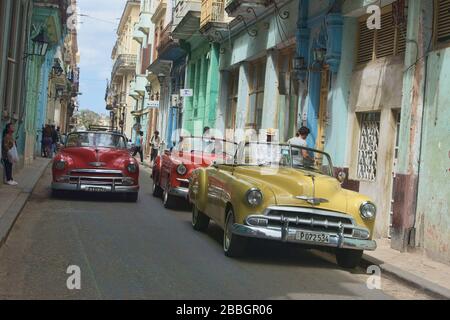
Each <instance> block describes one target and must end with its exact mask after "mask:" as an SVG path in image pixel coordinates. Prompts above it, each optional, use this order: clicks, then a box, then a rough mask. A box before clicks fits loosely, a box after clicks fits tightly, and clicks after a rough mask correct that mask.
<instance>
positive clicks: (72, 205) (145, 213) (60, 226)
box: [0, 169, 429, 300]
mask: <svg viewBox="0 0 450 320" xmlns="http://www.w3.org/2000/svg"><path fill="white" fill-rule="evenodd" d="M149 176H150V174H149V171H148V170H142V171H141V193H140V200H139V202H138V203H136V204H135V203H127V202H122V201H121V200H120V199H112V198H111V197H106V196H105V197H102V198H100V199H99V196H98V195H95V196H91V197H90V198H86V197H81V196H77V197H70V198H63V199H52V198H51V196H50V187H49V186H50V180H51V174H50V169H47V171H46V173H45V174H44V176H43V177H42V178H41V180H40V181H39V183H38V184H37V186H36V188H35V191H34V193H33V195H32V196H31V198H30V201H29V202H28V203H27V205H26V206H25V208H24V210H23V212H22V214H21V215H20V217H19V219H18V221H17V222H16V224H15V226H14V228H13V230H12V232H11V234H10V236H9V238H8V240H7V241H6V243H5V244H4V245H3V246H2V247H1V249H0V299H19V298H20V299H21V298H24V299H55V298H56V299H79V298H81V299H121V298H126V299H188V300H191V299H199V300H205V299H392V298H400V299H426V298H429V297H428V296H427V295H425V294H422V293H419V292H416V291H415V290H413V289H411V288H409V287H405V286H404V285H402V284H400V283H397V282H395V281H392V280H390V279H388V278H385V277H384V276H383V279H382V289H383V290H381V291H380V290H369V289H368V288H367V286H366V280H367V278H368V275H367V274H365V270H362V269H358V270H355V271H353V272H348V271H344V270H341V269H339V267H338V266H337V265H336V264H335V263H334V262H333V260H332V259H330V258H328V257H327V255H326V254H325V255H324V254H320V255H317V254H315V253H313V252H310V251H303V250H301V249H299V248H298V247H295V246H292V247H286V246H285V245H280V244H278V243H267V242H265V243H258V244H253V245H252V246H251V248H250V250H249V251H250V252H249V257H248V258H246V259H240V260H233V259H230V258H226V257H225V256H224V255H223V252H222V247H221V246H222V232H221V230H220V229H219V228H217V227H215V226H214V225H213V226H211V227H210V228H209V229H208V231H207V233H206V234H203V233H198V232H195V231H193V229H192V227H191V224H190V212H189V211H188V210H181V211H171V210H166V209H164V207H163V206H162V204H161V201H160V200H159V199H155V198H153V197H152V195H151V193H150V188H151V187H150V186H151V180H150V178H149ZM70 265H77V266H79V267H80V269H81V290H73V291H71V290H68V289H67V287H66V280H67V277H68V276H69V275H68V274H67V273H66V270H67V268H68V266H70Z"/></svg>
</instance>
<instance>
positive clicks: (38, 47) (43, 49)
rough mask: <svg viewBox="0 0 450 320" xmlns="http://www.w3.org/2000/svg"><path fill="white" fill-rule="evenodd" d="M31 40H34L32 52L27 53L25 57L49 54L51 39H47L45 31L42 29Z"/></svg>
mask: <svg viewBox="0 0 450 320" xmlns="http://www.w3.org/2000/svg"><path fill="white" fill-rule="evenodd" d="M31 41H32V42H33V44H32V49H31V53H27V54H26V55H25V58H27V57H29V56H40V57H44V56H45V55H46V54H47V49H48V45H49V43H50V41H49V40H48V39H47V37H46V35H45V33H44V31H43V30H41V32H40V33H39V34H38V35H37V36H36V37H34V38H33V39H32V40H31Z"/></svg>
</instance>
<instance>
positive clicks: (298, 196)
mask: <svg viewBox="0 0 450 320" xmlns="http://www.w3.org/2000/svg"><path fill="white" fill-rule="evenodd" d="M226 153H229V154H231V151H230V150H227V152H226ZM224 159H225V160H224V161H221V162H220V163H219V162H214V163H213V164H212V165H211V166H210V167H207V168H199V169H197V170H195V171H194V172H193V175H192V177H191V179H190V185H189V201H190V202H191V203H192V225H193V228H194V229H195V230H198V231H202V230H205V229H207V228H208V225H209V222H210V219H212V220H214V221H215V222H216V223H217V224H218V225H219V226H220V227H221V228H222V229H223V230H224V239H223V250H224V252H225V255H227V256H229V257H237V256H242V255H243V254H245V249H246V244H247V242H248V241H247V240H248V238H259V239H269V240H276V241H282V242H291V243H298V244H302V245H304V246H305V247H307V248H324V247H327V248H331V249H333V251H335V253H336V260H337V262H338V264H339V265H340V266H341V267H344V268H354V267H356V266H357V265H358V263H359V261H360V259H361V256H362V253H363V251H364V250H375V248H376V242H375V241H374V240H372V232H373V228H374V222H375V216H376V207H375V205H374V204H373V203H372V202H371V201H370V199H369V198H367V197H366V196H363V195H361V194H359V193H356V192H352V191H349V190H345V189H343V188H342V187H341V183H340V181H339V180H338V179H337V178H335V177H334V176H333V171H334V170H333V166H332V163H331V159H330V156H329V155H328V154H326V153H324V152H321V151H318V150H314V149H309V148H303V147H299V146H293V145H285V144H284V145H283V144H272V143H260V142H246V143H241V144H240V145H239V146H238V147H237V148H236V150H235V151H233V156H230V157H228V158H227V157H224ZM344 178H345V176H344V175H343V174H342V175H339V179H340V180H341V181H342V180H343V179H344Z"/></svg>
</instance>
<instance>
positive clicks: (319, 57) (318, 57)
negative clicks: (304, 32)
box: [314, 48, 327, 64]
mask: <svg viewBox="0 0 450 320" xmlns="http://www.w3.org/2000/svg"><path fill="white" fill-rule="evenodd" d="M326 53H327V49H325V48H314V61H317V62H318V63H320V64H322V63H323V62H324V61H325V55H326Z"/></svg>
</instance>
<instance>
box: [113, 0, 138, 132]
mask: <svg viewBox="0 0 450 320" xmlns="http://www.w3.org/2000/svg"><path fill="white" fill-rule="evenodd" d="M140 8H141V1H140V0H127V2H126V3H125V8H124V10H123V13H122V17H121V19H120V23H119V27H118V29H117V40H116V44H115V45H114V48H113V50H112V53H111V58H112V60H113V68H112V72H111V80H110V83H109V85H108V92H107V95H106V97H107V99H106V103H107V107H106V109H107V110H108V111H110V112H111V113H110V114H111V127H112V129H114V130H119V131H121V132H122V133H124V134H125V135H126V136H127V137H128V138H131V137H132V135H133V126H134V119H133V115H132V112H133V111H134V108H135V100H134V99H133V98H132V97H131V96H130V83H131V82H132V81H134V80H135V76H136V64H137V54H136V53H137V52H138V43H137V42H136V41H134V40H133V33H134V27H135V24H136V23H137V22H138V21H139V14H140Z"/></svg>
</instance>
